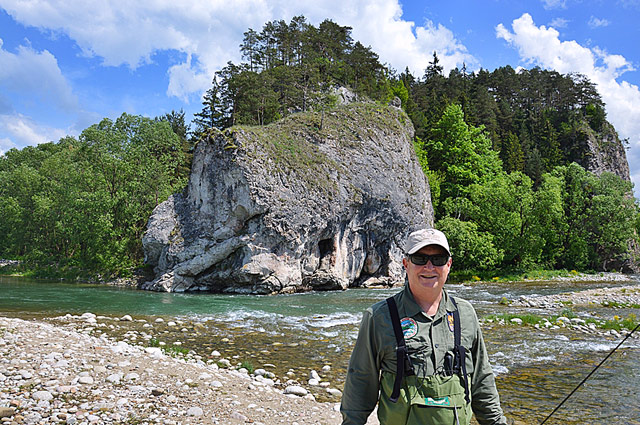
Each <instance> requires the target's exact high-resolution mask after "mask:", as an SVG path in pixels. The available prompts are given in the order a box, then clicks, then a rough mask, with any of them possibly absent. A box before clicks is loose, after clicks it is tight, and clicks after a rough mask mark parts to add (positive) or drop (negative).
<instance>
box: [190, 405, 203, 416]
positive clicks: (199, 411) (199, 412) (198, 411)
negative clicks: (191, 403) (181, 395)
mask: <svg viewBox="0 0 640 425" xmlns="http://www.w3.org/2000/svg"><path fill="white" fill-rule="evenodd" d="M202 415H204V412H203V411H202V409H201V408H200V407H190V408H189V410H187V416H202Z"/></svg>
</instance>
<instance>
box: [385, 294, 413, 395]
mask: <svg viewBox="0 0 640 425" xmlns="http://www.w3.org/2000/svg"><path fill="white" fill-rule="evenodd" d="M387 305H388V306H389V314H390V315H391V324H392V325H393V333H394V334H395V337H396V346H397V348H396V380H395V381H394V383H393V391H392V392H391V396H390V397H389V400H390V401H391V402H392V403H395V402H397V401H398V397H400V387H401V386H402V378H403V377H404V376H405V375H413V367H412V366H411V360H410V359H409V352H408V351H407V344H406V343H405V341H404V333H403V332H402V325H401V324H400V315H399V314H398V306H397V305H396V300H395V299H394V298H393V297H389V298H387Z"/></svg>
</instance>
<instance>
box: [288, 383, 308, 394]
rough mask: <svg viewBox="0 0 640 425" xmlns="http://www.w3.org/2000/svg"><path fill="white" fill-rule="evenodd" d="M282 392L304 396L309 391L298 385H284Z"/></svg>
mask: <svg viewBox="0 0 640 425" xmlns="http://www.w3.org/2000/svg"><path fill="white" fill-rule="evenodd" d="M284 393H285V394H293V395H297V396H301V397H302V396H305V395H307V394H308V393H309V391H307V390H306V389H304V388H303V387H301V386H299V385H289V386H288V387H286V388H285V389H284Z"/></svg>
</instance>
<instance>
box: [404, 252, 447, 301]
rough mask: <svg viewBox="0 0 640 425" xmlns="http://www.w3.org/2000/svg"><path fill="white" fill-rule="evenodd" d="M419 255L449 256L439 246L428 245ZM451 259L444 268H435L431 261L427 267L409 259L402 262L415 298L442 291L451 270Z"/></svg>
mask: <svg viewBox="0 0 640 425" xmlns="http://www.w3.org/2000/svg"><path fill="white" fill-rule="evenodd" d="M418 253H419V254H427V255H436V254H444V255H447V251H446V250H445V249H444V248H442V247H441V246H438V245H428V246H425V247H424V248H422V249H420V250H419V251H418ZM451 262H452V261H451V257H449V259H448V260H447V263H446V264H445V265H444V266H434V265H433V264H432V263H431V261H428V262H427V264H425V265H422V266H420V265H416V264H413V263H412V262H411V261H410V260H409V259H408V258H406V257H405V258H404V259H403V260H402V264H403V265H404V268H405V270H406V271H407V277H408V279H409V288H411V292H412V293H413V294H414V296H417V297H420V296H421V295H422V294H425V295H426V294H435V293H438V292H440V291H441V290H442V287H443V286H444V283H445V282H446V281H447V277H448V276H449V269H450V268H451Z"/></svg>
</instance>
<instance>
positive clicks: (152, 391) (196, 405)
mask: <svg viewBox="0 0 640 425" xmlns="http://www.w3.org/2000/svg"><path fill="white" fill-rule="evenodd" d="M256 372H258V373H259V374H257V375H255V376H250V375H249V374H248V373H246V372H243V371H237V370H229V369H221V368H218V366H217V365H215V364H210V365H207V364H205V363H203V362H201V361H198V360H188V361H187V360H183V359H177V358H173V357H170V356H167V355H166V354H164V353H163V352H162V351H161V350H160V349H159V348H154V347H149V348H142V347H138V346H133V345H130V344H127V343H125V342H117V343H116V342H114V341H110V340H109V339H107V338H106V337H100V338H97V337H94V336H90V335H85V334H82V333H79V332H74V331H68V330H65V329H61V328H59V327H55V326H53V325H50V324H46V323H40V322H34V321H24V320H21V319H13V318H5V317H0V418H1V419H0V423H1V424H22V423H24V424H49V423H56V424H58V423H67V424H90V423H95V424H109V423H119V424H120V423H121V424H129V423H130V424H244V423H254V424H292V425H294V424H339V423H340V420H341V419H340V414H339V412H337V407H336V404H335V403H318V402H316V401H314V400H313V396H311V395H310V394H308V393H307V392H306V390H305V389H304V388H302V387H301V386H299V385H295V382H288V383H281V382H279V381H277V380H276V381H274V380H273V379H270V378H269V377H268V376H270V375H269V373H268V372H267V371H264V370H261V371H256Z"/></svg>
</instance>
